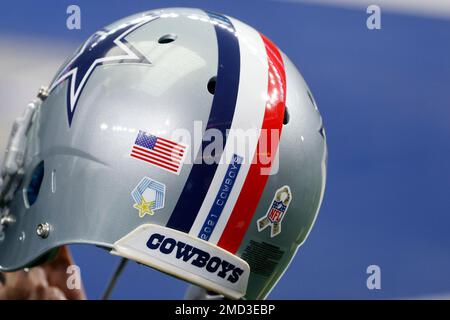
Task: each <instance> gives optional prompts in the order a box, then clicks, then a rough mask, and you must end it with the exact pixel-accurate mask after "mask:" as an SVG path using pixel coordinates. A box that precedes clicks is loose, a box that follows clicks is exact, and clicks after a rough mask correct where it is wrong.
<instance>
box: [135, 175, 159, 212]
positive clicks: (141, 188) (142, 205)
mask: <svg viewBox="0 0 450 320" xmlns="http://www.w3.org/2000/svg"><path fill="white" fill-rule="evenodd" d="M165 195H166V186H165V185H164V184H162V183H161V182H158V181H156V180H153V179H150V178H149V177H144V178H143V179H142V180H141V182H139V184H138V185H137V186H136V188H134V190H133V191H132V192H131V197H132V198H133V200H134V202H135V204H134V205H133V208H135V209H137V210H138V211H139V217H141V218H143V217H144V216H145V215H146V214H148V215H151V216H152V215H154V214H155V210H158V209H162V208H164V198H165Z"/></svg>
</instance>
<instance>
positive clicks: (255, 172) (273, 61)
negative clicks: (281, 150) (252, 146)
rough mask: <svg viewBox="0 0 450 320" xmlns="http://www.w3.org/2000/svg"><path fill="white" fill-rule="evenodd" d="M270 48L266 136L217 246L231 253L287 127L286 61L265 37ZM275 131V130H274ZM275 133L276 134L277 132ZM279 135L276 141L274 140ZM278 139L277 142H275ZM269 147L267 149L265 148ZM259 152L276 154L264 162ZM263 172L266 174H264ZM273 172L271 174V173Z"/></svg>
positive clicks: (250, 218)
mask: <svg viewBox="0 0 450 320" xmlns="http://www.w3.org/2000/svg"><path fill="white" fill-rule="evenodd" d="M261 37H262V39H263V41H264V45H265V47H266V52H267V58H268V64H269V81H268V89H267V93H268V97H269V100H268V101H267V103H266V106H265V112H264V120H263V124H262V130H263V132H266V134H265V135H261V136H260V137H259V140H258V146H257V149H256V150H257V151H256V153H255V155H254V159H253V162H252V165H251V166H250V169H249V172H248V174H247V177H246V179H245V182H244V185H243V186H242V190H241V193H240V195H239V198H238V199H237V202H236V204H235V206H234V208H233V211H232V213H231V215H230V218H229V220H228V222H227V225H226V226H225V229H224V231H223V233H222V236H221V237H220V239H219V242H218V243H217V245H218V246H219V247H221V248H223V249H225V250H227V251H229V252H231V253H236V251H237V250H238V249H239V246H240V244H241V242H242V239H243V238H244V236H245V233H246V232H247V229H248V227H249V225H250V223H251V221H252V218H253V215H254V213H255V211H256V207H257V206H258V203H259V200H260V198H261V195H262V193H263V191H264V187H265V186H266V183H267V179H268V178H269V176H268V172H267V171H268V169H269V168H270V167H271V166H272V161H273V160H274V158H275V155H276V150H277V149H278V142H279V138H280V135H281V129H282V126H283V117H284V110H285V103H286V73H285V70H284V64H283V59H282V57H281V54H280V52H279V51H278V48H277V47H276V46H275V45H274V44H273V43H272V42H271V41H270V40H269V39H267V38H266V37H265V36H264V35H261ZM274 129H275V130H274ZM273 131H275V132H273ZM274 135H275V137H274ZM272 138H274V140H272ZM266 145H268V146H267V147H265V146H266ZM258 150H263V151H264V150H268V151H270V150H275V152H273V153H271V154H269V155H268V157H267V158H265V159H263V160H262V161H261V158H260V156H259V151H258ZM262 170H264V171H263V173H261V172H262ZM269 171H270V170H269Z"/></svg>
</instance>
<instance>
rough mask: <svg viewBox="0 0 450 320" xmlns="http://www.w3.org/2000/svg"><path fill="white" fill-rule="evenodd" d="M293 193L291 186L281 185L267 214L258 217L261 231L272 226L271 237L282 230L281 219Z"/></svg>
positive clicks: (257, 223)
mask: <svg viewBox="0 0 450 320" xmlns="http://www.w3.org/2000/svg"><path fill="white" fill-rule="evenodd" d="M291 200H292V194H291V189H290V188H289V186H284V187H281V188H280V189H278V190H277V192H276V193H275V196H274V197H273V200H272V204H271V205H270V207H269V209H268V210H267V214H266V215H265V216H263V217H261V218H259V219H258V221H257V222H256V225H257V226H258V231H259V232H261V231H263V230H264V229H266V228H267V227H268V226H270V237H271V238H273V237H275V236H276V235H278V234H279V233H280V232H281V221H282V220H283V217H284V216H285V214H286V212H287V209H288V207H289V203H291Z"/></svg>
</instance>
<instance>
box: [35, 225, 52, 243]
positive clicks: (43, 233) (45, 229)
mask: <svg viewBox="0 0 450 320" xmlns="http://www.w3.org/2000/svg"><path fill="white" fill-rule="evenodd" d="M36 233H37V235H38V236H39V237H41V238H43V239H45V238H47V237H48V234H49V233H50V225H49V224H48V223H47V222H45V223H39V224H38V226H37V229H36Z"/></svg>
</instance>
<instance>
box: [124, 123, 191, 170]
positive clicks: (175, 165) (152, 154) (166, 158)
mask: <svg viewBox="0 0 450 320" xmlns="http://www.w3.org/2000/svg"><path fill="white" fill-rule="evenodd" d="M186 150H187V146H186V145H184V144H181V143H177V142H174V141H171V140H168V139H164V138H161V137H158V136H155V135H152V134H149V133H147V132H144V131H141V130H139V133H138V136H137V138H136V141H135V142H134V145H133V148H132V149H131V153H130V156H131V157H133V158H136V159H139V160H142V161H145V162H147V163H150V164H151V165H154V166H156V167H159V168H161V169H164V170H166V171H169V172H172V173H175V174H180V171H181V168H182V167H183V161H184V158H185V155H186Z"/></svg>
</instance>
